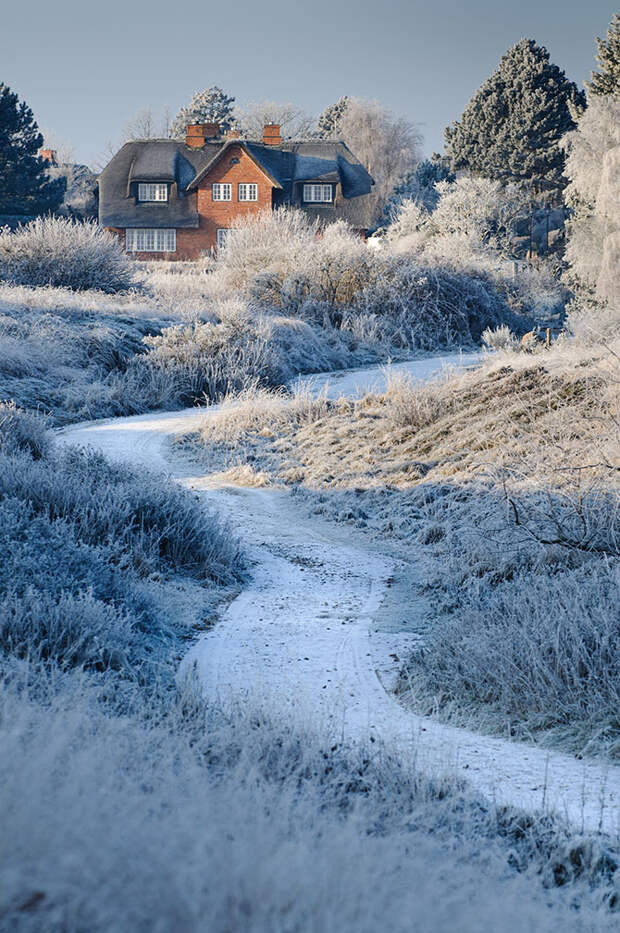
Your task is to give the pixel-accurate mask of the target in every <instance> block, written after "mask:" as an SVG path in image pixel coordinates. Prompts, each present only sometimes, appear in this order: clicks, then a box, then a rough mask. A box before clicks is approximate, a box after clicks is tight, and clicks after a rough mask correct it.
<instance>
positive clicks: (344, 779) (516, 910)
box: [0, 677, 618, 933]
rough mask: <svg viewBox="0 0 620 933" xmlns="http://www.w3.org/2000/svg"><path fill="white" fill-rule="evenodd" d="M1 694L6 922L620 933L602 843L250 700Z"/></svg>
mask: <svg viewBox="0 0 620 933" xmlns="http://www.w3.org/2000/svg"><path fill="white" fill-rule="evenodd" d="M29 692H31V691H28V690H27V689H25V688H24V686H23V681H22V680H21V679H20V678H14V681H13V682H9V683H8V684H5V685H4V687H3V689H2V693H1V694H0V704H1V715H0V741H1V742H2V748H3V755H2V757H1V759H0V762H1V763H0V805H1V806H2V812H3V814H4V815H3V836H2V847H1V848H0V877H1V879H2V886H1V891H2V893H1V895H0V910H1V911H2V913H1V916H2V923H3V926H5V928H6V929H11V930H16V931H20V933H22V931H35V930H37V931H39V930H43V929H44V930H45V931H46V933H47V931H49V933H55V931H59V933H60V931H61V930H62V931H63V933H73V931H78V930H84V929H87V930H89V931H92V933H97V931H102V933H103V931H106V933H107V931H109V930H121V929H123V930H125V929H126V930H132V931H141V930H144V931H147V930H148V931H151V930H157V929H161V930H172V929H174V930H180V929H182V930H185V931H188V933H191V931H199V930H204V929H205V928H208V929H209V930H210V931H213V933H225V931H230V930H240V929H243V930H244V931H248V933H252V931H256V933H267V931H273V930H300V931H301V930H303V931H306V930H321V931H323V930H325V931H332V930H333V931H335V930H346V931H349V930H358V931H360V933H374V931H376V930H377V929H386V930H390V931H394V933H399V931H402V933H405V931H410V930H411V929H420V930H432V931H433V933H441V931H445V933H448V931H452V930H454V922H455V919H454V918H455V916H458V927H459V930H462V931H464V933H468V931H471V933H474V931H478V930H481V929H485V930H486V929H489V930H491V929H493V930H494V929H502V930H506V931H507V933H521V931H526V930H531V929H535V930H537V931H556V930H560V929H562V930H566V931H575V933H576V931H583V933H585V931H588V933H594V931H595V930H596V931H597V933H603V931H607V930H612V929H613V928H614V923H615V921H616V919H617V917H615V916H614V914H613V913H612V912H611V911H610V907H609V905H610V903H613V902H614V899H617V896H618V895H617V892H616V887H617V886H616V884H615V882H614V878H613V874H614V870H615V868H616V865H617V854H614V851H613V844H610V842H609V841H608V840H599V841H596V840H588V839H583V838H580V837H576V836H574V835H571V834H570V833H569V832H567V831H566V830H565V829H563V827H562V826H561V825H560V824H557V823H554V822H553V821H551V820H549V819H548V818H545V819H539V818H533V819H532V818H526V817H523V816H521V815H519V814H518V813H515V812H511V811H507V810H494V809H493V808H492V807H489V806H488V805H485V804H483V803H482V802H481V801H479V800H477V799H475V798H473V797H470V796H468V795H467V794H466V793H464V792H463V791H462V790H461V789H459V788H458V787H457V786H456V785H454V784H451V783H450V782H448V781H442V782H439V781H430V780H428V779H423V778H421V777H419V776H417V775H416V774H415V773H412V772H411V771H410V770H407V771H403V770H402V769H401V768H400V766H399V764H398V762H397V761H395V760H393V759H390V758H389V757H388V756H387V755H386V754H385V752H384V751H383V750H382V749H381V748H378V747H377V746H376V745H375V746H373V747H372V748H359V749H347V748H342V747H340V746H339V744H338V741H337V739H335V740H330V739H329V738H326V737H319V736H317V735H315V734H313V733H312V731H311V730H308V729H307V728H305V727H304V726H303V725H302V724H301V723H299V722H294V721H289V720H288V719H285V720H282V719H281V716H272V715H271V714H270V713H269V710H268V709H262V708H261V706H260V704H258V703H257V701H256V700H250V701H248V702H247V703H246V704H245V706H244V709H243V710H242V709H229V710H219V711H218V710H214V709H205V708H204V707H203V705H202V704H201V703H200V702H199V701H198V700H196V698H195V697H194V696H192V694H191V692H188V691H187V690H185V691H184V692H182V693H181V694H180V695H179V697H178V700H177V702H176V703H171V702H170V701H169V700H168V701H159V700H158V698H157V697H156V696H150V697H148V698H147V699H146V702H140V700H139V699H138V698H137V696H136V699H135V703H134V705H133V712H132V714H131V715H124V716H122V717H118V716H116V715H114V714H113V713H112V712H111V711H108V712H107V713H106V704H105V700H104V699H103V697H102V693H103V691H102V690H101V689H100V688H99V687H97V686H96V684H95V683H93V678H92V677H91V678H90V681H88V680H86V679H85V678H84V677H82V678H80V679H79V680H78V679H75V678H68V679H67V681H66V683H65V684H64V688H63V689H62V690H61V691H58V690H57V689H55V688H53V689H50V690H49V693H48V695H46V694H45V693H44V689H43V685H40V687H39V691H38V694H37V696H36V699H31V698H30V696H29V695H28V694H29Z"/></svg>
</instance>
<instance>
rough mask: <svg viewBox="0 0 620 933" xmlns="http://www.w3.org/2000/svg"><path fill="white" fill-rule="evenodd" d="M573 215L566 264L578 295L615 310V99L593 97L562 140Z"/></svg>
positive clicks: (619, 292) (619, 162) (618, 149)
mask: <svg viewBox="0 0 620 933" xmlns="http://www.w3.org/2000/svg"><path fill="white" fill-rule="evenodd" d="M564 147H565V150H566V153H567V158H566V170H565V171H566V175H567V177H568V179H569V183H568V186H567V188H566V192H565V194H566V200H567V203H568V204H569V205H570V207H571V208H572V210H573V217H572V219H571V222H570V223H569V226H568V242H567V247H566V257H565V258H566V260H567V262H568V265H569V273H568V277H569V282H570V284H571V285H572V286H573V287H574V288H576V289H577V290H579V291H580V292H581V293H582V295H585V296H590V297H591V298H596V299H598V300H600V301H603V302H605V301H607V302H610V303H612V304H615V303H618V304H619V305H620V98H619V97H618V95H615V96H596V95H595V96H593V97H590V98H589V101H588V108H587V110H586V111H585V112H584V113H583V114H582V115H581V116H580V118H579V123H578V125H577V129H576V130H574V131H573V132H571V133H569V134H568V135H567V136H566V138H565V140H564Z"/></svg>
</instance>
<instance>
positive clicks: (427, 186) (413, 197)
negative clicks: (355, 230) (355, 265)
mask: <svg viewBox="0 0 620 933" xmlns="http://www.w3.org/2000/svg"><path fill="white" fill-rule="evenodd" d="M454 178H455V176H454V173H453V172H452V170H451V168H450V161H449V159H447V158H446V157H445V156H442V155H439V153H437V152H434V153H433V154H432V156H431V157H430V158H429V159H424V161H423V162H420V163H419V165H417V166H416V168H415V169H414V170H413V171H411V172H407V174H406V175H405V176H404V178H403V179H402V180H401V181H400V182H399V183H398V184H397V185H396V186H395V188H394V189H393V190H392V193H391V195H390V197H389V198H388V201H387V204H386V205H385V209H384V211H383V216H382V217H381V220H380V226H385V225H387V224H390V223H392V221H393V220H394V219H395V218H396V216H397V214H398V212H399V210H400V207H401V205H402V204H403V202H404V201H415V202H416V204H419V205H420V206H421V207H423V208H424V209H425V210H427V211H432V210H433V209H434V208H435V207H436V206H437V202H438V200H439V194H438V192H437V190H436V188H435V185H436V184H437V182H439V181H454Z"/></svg>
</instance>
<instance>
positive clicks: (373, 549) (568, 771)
mask: <svg viewBox="0 0 620 933" xmlns="http://www.w3.org/2000/svg"><path fill="white" fill-rule="evenodd" d="M474 360H475V357H471V356H470V357H464V358H463V359H462V360H459V358H454V357H434V358H426V359H423V360H418V361H414V362H411V363H406V364H400V365H399V366H398V367H393V368H394V369H402V370H405V371H408V372H410V373H411V374H412V375H413V376H414V378H420V379H427V378H429V377H431V376H433V375H435V374H436V373H437V372H439V371H440V370H441V368H442V366H443V365H444V364H445V363H446V362H449V363H455V364H457V365H458V364H460V363H463V364H466V363H470V362H473V361H474ZM384 380H385V374H384V372H383V371H382V370H380V369H372V370H365V371H359V372H353V373H346V374H330V375H329V376H321V377H305V379H304V380H303V381H304V382H306V383H308V384H309V385H310V386H311V387H312V389H313V391H316V392H319V391H323V390H325V389H326V390H327V393H328V395H329V396H330V397H334V396H337V395H345V394H346V395H356V394H359V393H361V392H362V391H363V390H364V389H368V388H370V387H375V386H376V387H377V388H379V389H381V387H382V385H383V384H384ZM211 410H213V409H211ZM209 411H210V409H196V408H194V409H188V410H186V411H182V412H172V413H162V414H149V415H141V416H137V417H133V418H120V419H113V420H109V421H99V422H91V423H89V424H83V425H77V426H75V427H71V428H69V429H65V430H64V431H63V432H61V434H60V435H59V439H60V440H62V442H64V443H71V444H85V445H90V446H92V447H95V448H97V449H99V450H101V451H102V452H104V453H105V454H107V455H108V456H110V457H111V458H113V459H116V460H122V461H125V462H129V463H132V464H139V465H144V466H147V467H149V468H150V469H152V470H157V471H160V472H164V473H166V474H167V475H169V476H171V477H173V478H174V479H176V480H177V481H179V482H181V483H182V484H183V485H186V486H188V487H189V488H191V489H194V490H196V492H197V494H198V495H199V496H200V497H201V498H202V499H203V501H204V504H205V507H207V508H211V507H215V508H217V509H218V511H220V512H221V513H223V514H225V515H226V516H227V517H228V518H229V520H230V522H231V524H232V525H233V527H234V529H235V531H236V533H237V534H238V535H239V537H240V539H241V541H242V544H243V546H244V549H245V551H246V553H247V554H248V556H249V558H250V560H251V562H252V565H253V567H252V580H251V582H250V584H249V585H248V586H247V587H246V588H245V589H244V591H243V592H242V593H241V594H240V595H239V596H238V597H237V598H236V599H235V600H234V601H233V602H232V603H231V604H230V605H229V607H228V609H227V610H226V612H225V613H224V615H223V617H222V619H221V621H220V622H219V623H218V625H217V626H216V627H215V628H214V629H213V630H212V631H211V632H209V633H207V634H205V635H203V636H201V637H200V638H199V639H198V640H197V641H196V642H195V644H194V646H193V647H192V649H191V650H190V651H189V653H188V655H187V657H186V659H185V661H184V666H186V665H195V667H196V669H197V671H198V673H199V676H200V678H201V681H202V683H203V685H204V691H205V694H206V696H207V697H209V698H211V699H217V700H218V701H221V702H226V701H227V700H230V699H232V700H234V701H238V700H239V699H240V698H241V699H243V698H245V697H250V696H252V697H255V696H256V695H258V696H259V697H260V698H262V699H263V700H265V701H268V702H271V703H275V704H276V708H278V709H280V710H282V711H283V712H284V711H286V712H292V713H293V714H294V715H295V716H298V717H301V719H302V721H303V720H304V719H305V721H311V722H312V724H313V725H314V726H315V727H317V728H318V729H319V730H321V729H324V730H327V732H328V734H329V736H330V738H333V739H334V740H343V741H345V742H356V741H360V740H362V741H364V740H368V739H369V738H371V737H373V738H376V739H378V740H380V741H382V742H384V743H385V744H386V746H387V747H388V748H389V749H390V750H391V751H393V752H395V753H397V754H398V755H400V756H402V757H403V759H404V760H405V762H406V763H411V764H412V765H413V764H415V766H416V767H417V768H419V769H421V770H423V771H424V772H425V773H427V774H429V775H431V776H446V775H447V776H451V777H455V776H456V777H459V778H461V779H464V780H466V781H468V782H469V783H470V784H471V785H473V786H474V787H475V788H476V789H477V790H478V791H481V792H482V793H483V794H485V795H486V796H487V797H488V798H490V799H492V800H493V801H495V802H497V803H499V804H512V805H515V806H518V807H522V808H523V809H525V810H527V811H529V812H534V811H540V810H542V811H549V812H556V813H559V814H560V815H561V816H563V817H565V818H567V819H568V820H569V821H570V822H571V823H572V824H573V825H574V826H575V828H576V829H578V830H579V831H604V832H607V833H609V834H616V833H618V832H620V768H619V767H616V766H605V765H603V764H600V763H597V762H595V761H591V760H590V761H577V760H576V759H575V758H573V757H571V756H568V755H563V754H559V753H555V752H548V751H545V750H543V749H540V748H537V747H534V746H531V745H527V744H525V743H517V742H509V741H506V740H503V739H497V738H491V737H488V736H483V735H480V734H478V733H475V732H470V731H468V730H465V729H458V728H455V727H451V726H446V725H442V724H441V723H438V722H435V721H433V720H430V719H426V718H424V717H421V716H416V715H414V714H412V713H410V712H408V711H407V710H405V709H403V708H402V707H401V706H399V705H398V704H397V703H396V701H395V700H394V699H393V698H392V697H391V696H390V694H389V693H388V692H386V689H385V688H384V686H383V683H382V677H384V674H383V672H384V671H385V670H386V669H388V668H389V666H390V663H392V664H393V662H391V661H390V658H395V657H397V653H398V652H399V651H402V650H404V649H406V646H407V641H408V640H409V644H411V639H412V637H414V636H409V635H403V634H401V633H395V634H388V633H386V632H377V631H376V628H377V626H376V624H375V623H376V620H377V617H378V616H379V615H380V614H383V616H385V614H386V612H387V613H389V612H390V611H396V607H394V605H393V604H394V598H393V597H392V598H391V601H390V596H391V592H392V591H391V583H392V582H393V580H394V579H395V578H396V579H398V577H399V574H402V571H403V569H404V564H403V562H402V561H400V560H399V559H398V558H397V557H394V556H393V555H390V554H389V553H387V552H383V551H382V550H381V548H380V545H375V544H369V543H368V541H366V540H365V539H364V537H363V536H362V535H360V534H359V533H356V532H355V531H353V530H351V529H350V528H349V527H348V526H339V525H335V524H334V523H329V522H327V521H326V520H323V519H321V518H319V517H317V516H314V515H305V514H304V513H303V512H302V510H301V509H300V508H299V506H298V505H297V504H296V503H295V501H294V499H293V497H292V496H291V494H290V493H289V492H288V491H286V490H281V489H259V490H257V489H247V488H241V487H231V486H226V487H220V488H217V487H214V485H213V482H212V480H211V479H210V477H209V476H196V475H195V474H194V471H195V466H192V464H191V463H189V462H188V461H186V460H183V459H182V458H180V457H179V456H176V455H174V454H173V452H172V449H171V447H170V440H171V439H172V438H173V437H174V436H175V435H176V434H178V433H181V432H187V431H188V430H191V428H192V427H193V426H194V425H196V426H197V425H198V424H199V423H200V421H201V420H202V419H204V418H208V417H209ZM415 572H416V569H415V567H412V565H411V564H409V565H407V573H408V574H411V573H414V574H415ZM420 608H421V609H422V608H426V607H420ZM408 611H411V605H408Z"/></svg>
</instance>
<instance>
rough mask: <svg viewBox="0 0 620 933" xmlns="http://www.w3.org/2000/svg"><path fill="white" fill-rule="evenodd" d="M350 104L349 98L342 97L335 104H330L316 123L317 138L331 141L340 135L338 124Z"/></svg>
mask: <svg viewBox="0 0 620 933" xmlns="http://www.w3.org/2000/svg"><path fill="white" fill-rule="evenodd" d="M348 103H349V98H348V97H346V96H345V97H341V98H340V100H338V101H336V103H335V104H330V105H329V107H326V108H325V110H324V111H323V113H322V114H320V116H319V118H318V120H317V121H316V131H317V136H318V137H319V138H320V139H331V138H332V137H334V136H336V135H337V134H338V124H339V123H340V121H341V119H342V117H343V115H344V112H345V110H346V109H347V104H348Z"/></svg>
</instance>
